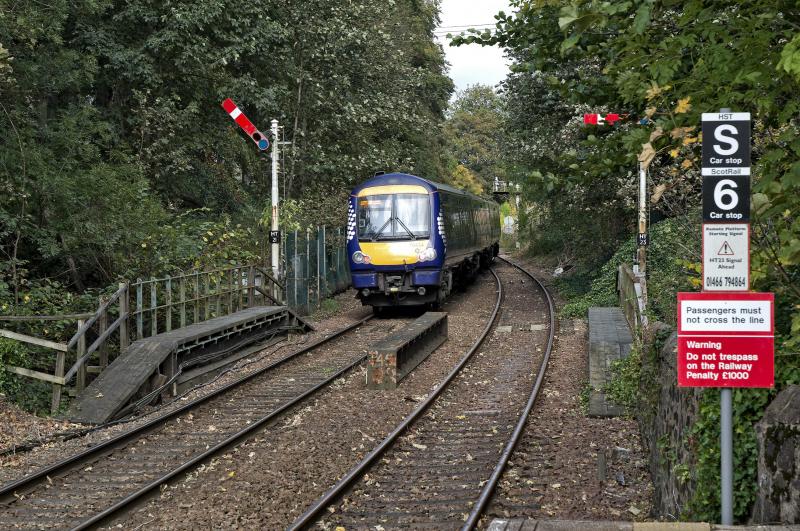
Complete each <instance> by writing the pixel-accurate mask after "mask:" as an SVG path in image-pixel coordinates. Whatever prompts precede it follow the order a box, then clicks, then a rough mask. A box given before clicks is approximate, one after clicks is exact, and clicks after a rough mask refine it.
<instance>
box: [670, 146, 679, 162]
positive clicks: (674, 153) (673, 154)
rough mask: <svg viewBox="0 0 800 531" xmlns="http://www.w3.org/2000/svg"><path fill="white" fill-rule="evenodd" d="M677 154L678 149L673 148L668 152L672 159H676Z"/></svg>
mask: <svg viewBox="0 0 800 531" xmlns="http://www.w3.org/2000/svg"><path fill="white" fill-rule="evenodd" d="M678 153H680V149H679V148H675V149H673V150H671V151H670V152H669V154H670V156H671V157H672V158H673V159H674V158H677V157H678Z"/></svg>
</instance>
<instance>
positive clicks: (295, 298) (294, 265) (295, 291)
mask: <svg viewBox="0 0 800 531" xmlns="http://www.w3.org/2000/svg"><path fill="white" fill-rule="evenodd" d="M292 271H293V272H294V275H293V278H292V286H293V287H294V305H295V306H297V231H294V258H293V262H292Z"/></svg>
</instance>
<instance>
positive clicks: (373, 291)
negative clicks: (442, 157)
mask: <svg viewBox="0 0 800 531" xmlns="http://www.w3.org/2000/svg"><path fill="white" fill-rule="evenodd" d="M346 238H347V257H348V263H349V266H350V274H351V278H352V284H353V288H355V289H356V290H357V294H356V296H357V297H358V298H359V299H360V300H361V303H362V304H363V305H364V306H372V307H373V308H374V309H375V310H376V311H380V310H381V309H383V308H385V307H395V306H428V307H430V308H434V309H435V308H437V307H438V306H439V305H440V304H441V303H442V302H443V301H444V300H445V299H446V298H447V296H448V295H449V294H450V293H451V292H452V291H453V289H454V288H455V287H457V286H459V285H463V284H465V283H467V282H469V281H470V280H472V279H474V278H475V276H476V275H477V273H478V271H480V270H481V269H485V268H488V267H489V265H490V264H491V262H492V261H493V260H494V258H495V257H496V256H497V254H498V252H499V250H500V244H499V241H500V211H499V206H498V205H497V203H496V202H494V201H491V200H488V199H484V198H482V197H479V196H477V195H474V194H470V193H468V192H465V191H463V190H459V189H457V188H454V187H452V186H448V185H446V184H441V183H436V182H433V181H429V180H427V179H424V178H422V177H417V176H416V175H410V174H407V173H388V174H376V175H375V176H373V177H372V178H370V179H368V180H367V181H365V182H363V183H361V184H360V185H358V186H356V187H355V188H354V189H353V191H352V192H351V193H350V198H349V205H348V211H347V233H346Z"/></svg>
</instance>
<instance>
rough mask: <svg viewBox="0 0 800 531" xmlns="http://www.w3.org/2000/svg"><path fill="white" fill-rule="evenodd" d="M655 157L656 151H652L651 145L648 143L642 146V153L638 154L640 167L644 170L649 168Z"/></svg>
mask: <svg viewBox="0 0 800 531" xmlns="http://www.w3.org/2000/svg"><path fill="white" fill-rule="evenodd" d="M655 157H656V150H655V149H653V145H652V144H651V143H650V142H648V143H647V144H642V152H641V153H639V162H641V163H642V166H644V167H645V168H647V167H648V166H650V163H651V162H653V159H654V158H655Z"/></svg>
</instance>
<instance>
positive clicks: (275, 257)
mask: <svg viewBox="0 0 800 531" xmlns="http://www.w3.org/2000/svg"><path fill="white" fill-rule="evenodd" d="M271 131H272V226H271V230H270V233H269V241H270V243H271V244H272V249H271V252H270V255H271V257H272V276H273V277H274V278H275V280H278V279H280V276H279V275H280V257H281V233H280V230H279V229H278V201H279V197H278V164H279V161H278V120H272V129H271ZM295 243H296V242H295ZM272 296H273V297H275V300H280V298H279V297H280V293H278V286H277V285H276V286H275V287H274V290H273V295H272Z"/></svg>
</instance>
